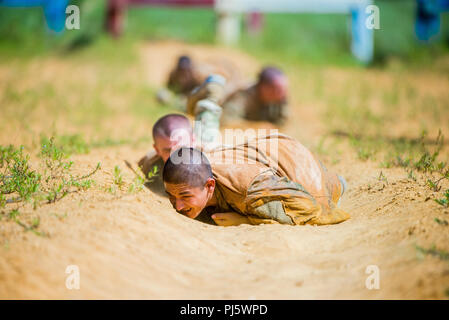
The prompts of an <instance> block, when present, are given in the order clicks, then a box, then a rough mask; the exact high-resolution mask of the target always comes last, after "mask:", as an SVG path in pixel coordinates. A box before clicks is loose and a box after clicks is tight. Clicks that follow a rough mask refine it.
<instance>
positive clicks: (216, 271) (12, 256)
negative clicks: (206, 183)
mask: <svg viewBox="0 0 449 320" xmlns="http://www.w3.org/2000/svg"><path fill="white" fill-rule="evenodd" d="M183 53H189V54H191V55H193V57H194V58H195V57H198V59H204V60H206V59H208V58H210V57H225V58H226V59H228V60H230V61H232V62H233V63H234V64H235V65H236V66H237V67H238V68H239V70H241V72H242V74H243V75H244V76H249V75H254V74H255V72H256V71H257V70H258V68H259V67H260V63H259V62H258V61H257V60H255V59H254V58H252V57H250V56H248V55H246V54H243V53H241V52H239V51H236V50H232V49H226V50H225V49H220V48H213V47H208V46H194V45H186V44H181V43H174V42H167V43H156V44H148V45H145V46H143V47H142V48H141V56H140V58H141V60H142V62H141V65H142V68H143V70H144V72H145V77H146V79H147V81H148V84H149V85H151V86H153V87H158V86H161V85H162V84H163V82H164V81H165V77H166V74H167V70H168V69H169V68H170V67H171V66H172V63H173V61H174V60H175V58H176V57H177V56H178V55H180V54H183ZM162 57H164V59H162ZM292 95H293V96H294V95H295V90H292ZM292 101H293V103H294V104H297V105H295V106H294V107H295V109H294V110H295V111H294V113H293V115H292V119H290V120H291V121H290V124H289V125H287V126H286V127H285V128H283V131H284V132H286V133H288V134H291V135H292V136H294V137H296V138H298V139H300V140H301V141H306V143H305V144H306V145H313V144H314V143H315V142H317V141H318V140H319V134H320V133H321V134H322V133H324V129H323V125H322V124H321V122H320V116H321V115H320V112H321V110H320V106H315V107H309V106H306V105H303V104H301V103H300V102H298V99H297V98H295V96H294V97H293V99H292ZM299 120H301V123H302V126H301V127H300V128H298V125H297V121H299ZM116 125H120V124H119V123H116ZM249 125H250V124H249ZM400 134H402V132H401V133H400ZM2 139H3V140H6V139H7V138H6V137H3V138H2ZM148 148H149V146H137V147H134V146H126V145H125V146H119V147H109V148H106V149H104V148H103V149H93V150H92V151H91V152H90V153H89V154H87V155H75V156H73V160H74V161H75V163H76V164H77V170H79V171H80V172H85V171H87V170H88V169H92V168H94V167H95V165H96V163H97V162H101V164H102V170H101V171H100V172H99V173H98V174H97V175H96V177H95V179H96V181H97V186H96V189H95V190H99V191H98V192H94V191H93V190H88V191H86V192H81V193H77V194H73V195H69V196H67V197H66V198H64V199H62V200H61V201H58V202H57V203H55V204H53V205H51V206H42V207H40V208H38V209H37V210H36V211H34V212H33V213H32V214H33V215H38V216H39V217H40V218H41V225H42V228H43V229H44V230H45V231H46V232H47V233H48V234H49V237H38V236H36V235H34V234H32V233H31V232H24V231H23V229H22V228H21V227H20V226H18V225H16V224H14V223H13V222H9V221H7V220H5V219H4V220H2V221H1V223H0V240H1V241H2V247H1V248H0V298H3V299H16V298H20V299H54V298H55V299H80V298H88V299H96V298H101V299H103V298H106V299H109V298H118V299H433V298H437V299H444V298H447V296H446V295H445V290H447V288H449V264H448V261H444V260H442V259H439V258H437V257H432V256H420V255H419V254H418V252H417V250H416V245H419V246H422V247H425V248H429V247H430V246H431V245H433V244H437V245H438V247H439V248H441V249H446V250H447V249H449V232H448V230H449V229H448V228H449V227H448V226H443V225H439V224H437V223H435V222H434V218H435V217H439V218H440V219H446V220H447V219H448V218H449V210H448V209H443V208H440V207H441V206H439V205H438V204H437V203H435V202H434V201H428V199H427V198H428V197H430V196H431V195H432V192H431V191H430V190H429V189H428V188H426V187H424V186H423V187H420V186H419V185H418V184H410V183H409V182H408V181H407V179H406V175H405V173H404V170H403V169H399V168H392V169H383V173H384V174H385V175H386V176H387V177H388V181H380V180H379V178H378V177H379V172H380V169H379V167H378V166H377V164H375V163H374V162H373V163H372V162H369V161H368V162H362V161H360V160H358V159H357V158H356V157H355V156H354V154H353V153H352V152H349V151H348V152H344V153H343V154H341V155H340V161H339V162H338V163H331V162H327V163H326V164H327V165H328V167H329V168H330V169H331V170H333V171H336V172H338V173H339V174H341V175H343V176H344V177H346V179H347V181H348V184H349V190H348V191H347V193H346V194H345V195H344V197H343V200H342V204H341V206H342V208H343V209H345V210H346V211H348V212H349V213H350V214H351V215H352V218H351V219H350V220H348V221H346V222H344V223H341V224H338V225H331V226H320V227H317V226H283V225H263V226H249V225H242V226H238V227H227V228H223V227H217V226H210V225H206V224H203V223H200V222H197V221H193V220H189V219H188V218H186V217H183V216H181V215H178V214H177V213H176V212H175V211H174V210H173V209H172V208H171V205H170V203H169V202H168V200H167V199H166V198H165V197H163V196H160V195H157V194H154V193H152V192H151V191H149V190H147V189H144V190H143V191H141V192H138V193H135V194H128V193H127V192H118V193H117V194H110V193H106V192H101V190H103V188H104V187H106V186H107V185H109V184H110V183H111V180H112V175H111V173H110V172H112V171H113V168H114V166H115V165H117V164H120V165H121V166H122V167H123V168H124V169H123V171H124V176H125V180H126V181H131V179H132V178H133V174H132V172H131V171H129V170H128V169H127V168H126V167H125V166H124V165H123V160H125V159H127V160H129V161H130V162H133V163H136V162H137V161H138V159H139V158H140V157H141V156H142V155H143V154H144V153H145V152H146V151H147V149H148ZM426 199H427V200H426ZM69 265H76V266H78V267H79V271H80V289H79V290H69V289H67V288H66V279H67V276H68V274H67V273H66V268H67V266H69ZM369 266H376V267H377V268H378V270H379V272H380V273H379V275H380V278H379V279H380V287H379V289H373V290H369V289H368V288H367V287H366V281H367V278H368V277H369V276H370V274H368V273H367V268H368V267H369ZM368 270H369V268H368Z"/></svg>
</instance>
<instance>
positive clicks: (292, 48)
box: [0, 0, 449, 65]
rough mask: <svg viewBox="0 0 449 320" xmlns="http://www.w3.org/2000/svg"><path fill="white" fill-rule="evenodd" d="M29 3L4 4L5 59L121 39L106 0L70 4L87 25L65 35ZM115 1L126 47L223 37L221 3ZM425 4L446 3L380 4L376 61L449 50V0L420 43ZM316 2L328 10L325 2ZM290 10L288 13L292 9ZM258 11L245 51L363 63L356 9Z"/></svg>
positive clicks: (248, 23)
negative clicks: (355, 50)
mask: <svg viewBox="0 0 449 320" xmlns="http://www.w3.org/2000/svg"><path fill="white" fill-rule="evenodd" d="M55 1H56V2H58V0H55ZM55 1H53V2H55ZM27 2H29V3H33V2H36V1H18V2H17V1H14V0H9V2H8V1H6V0H4V1H3V4H2V2H0V5H1V7H0V18H1V19H0V39H1V49H0V50H1V54H2V57H7V56H8V55H14V56H17V55H20V56H23V57H29V56H36V55H40V54H45V53H50V52H52V53H55V52H57V53H59V54H65V53H67V51H70V52H72V53H73V52H74V50H76V49H79V50H81V49H84V48H88V47H95V46H96V47H99V46H103V47H106V46H108V45H110V46H114V47H116V45H117V42H114V41H111V37H110V36H108V34H107V33H106V32H105V31H106V28H105V27H106V24H107V18H108V13H107V12H108V1H106V0H105V1H102V0H96V1H85V0H72V1H63V2H65V3H67V4H68V5H69V4H75V5H77V6H78V7H79V8H80V13H81V28H80V29H79V30H72V31H65V32H61V34H59V35H57V36H56V35H55V34H52V33H51V32H49V31H48V25H47V23H46V21H45V17H44V14H43V10H42V8H38V7H31V8H24V7H20V8H17V7H11V4H13V3H15V4H16V6H17V3H19V5H20V4H22V5H23V4H24V3H27ZM37 2H39V1H37ZM40 2H44V3H45V2H46V1H40ZM49 2H52V1H49ZM112 2H118V3H120V2H121V4H118V5H117V7H119V8H121V11H123V19H122V20H123V21H122V23H120V24H121V25H122V27H118V28H119V29H120V31H119V32H120V33H121V38H122V39H121V40H120V41H121V42H120V43H121V44H124V43H125V42H127V43H131V42H135V41H150V40H159V39H167V38H170V39H178V40H182V41H187V42H190V43H208V44H213V43H215V42H216V26H217V20H218V18H217V14H216V12H215V10H214V8H213V3H214V1H213V0H209V1H208V0H203V1H198V0H196V1H195V0H193V1H192V0H190V1H189V0H184V1H182V0H178V1H173V0H166V1H164V0H158V1H154V0H153V1H145V0H140V1H139V0H138V1H136V0H134V1H130V3H131V4H129V5H127V4H126V3H127V1H112ZM224 2H226V1H224ZM272 2H273V3H275V1H272ZM298 2H300V1H298ZM322 2H323V3H324V4H323V5H322V7H321V8H322V11H332V9H329V8H326V6H329V3H332V1H328V3H327V4H326V1H322ZM337 2H338V1H337ZM343 2H344V1H343ZM421 2H423V3H426V2H428V3H430V4H433V3H438V1H416V0H379V1H375V2H374V4H375V5H376V6H378V8H379V13H380V29H379V30H375V31H374V43H375V45H374V58H373V61H372V63H373V64H375V65H376V64H384V63H387V62H388V61H389V60H390V59H393V58H398V59H401V60H402V61H404V62H408V63H428V62H429V59H432V58H435V56H437V55H441V54H444V53H447V48H448V42H449V21H448V20H449V18H448V13H447V11H448V10H449V9H447V4H445V3H444V1H439V2H441V6H442V8H441V9H438V8H431V9H429V10H433V12H432V13H433V14H434V15H435V16H437V17H438V19H439V20H440V21H439V25H438V26H437V28H438V35H437V36H436V37H433V38H432V41H429V42H425V41H420V40H419V39H418V37H417V35H416V32H415V28H416V23H417V20H418V19H419V17H418V12H417V7H418V3H421ZM145 4H149V5H145ZM165 4H167V5H168V4H169V5H170V6H167V5H165ZM444 5H446V7H444ZM316 7H318V8H320V5H316ZM326 9H327V10H326ZM315 10H316V9H315ZM283 11H288V8H287V9H285V10H283ZM317 11H318V12H319V11H320V10H317ZM254 13H257V11H255V12H253V13H251V12H250V13H247V14H243V17H242V18H241V19H240V23H241V24H242V27H243V29H244V32H243V34H242V35H243V36H242V37H241V39H240V41H239V42H238V44H237V46H238V47H239V48H242V49H244V50H246V51H248V52H250V53H252V54H257V55H270V56H274V57H276V59H281V60H288V61H292V62H295V63H317V64H353V63H355V61H354V59H352V56H351V54H350V51H349V50H348V48H349V46H350V43H351V31H350V28H351V26H350V22H351V20H350V18H348V16H349V15H350V12H348V13H347V14H341V13H339V12H338V13H335V14H332V13H324V14H320V13H288V12H286V13H262V14H260V16H259V15H257V14H254ZM112 15H113V13H112ZM110 19H111V18H110ZM112 20H114V18H112ZM64 21H65V17H64ZM430 28H431V29H432V28H435V27H432V26H431V27H430ZM112 29H113V27H110V30H112ZM248 29H249V30H248ZM248 31H249V32H248Z"/></svg>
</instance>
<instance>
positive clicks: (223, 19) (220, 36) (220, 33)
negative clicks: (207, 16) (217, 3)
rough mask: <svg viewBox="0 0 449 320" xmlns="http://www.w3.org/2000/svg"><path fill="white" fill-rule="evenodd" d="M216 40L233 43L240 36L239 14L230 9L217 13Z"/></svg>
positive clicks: (227, 43) (228, 43)
mask: <svg viewBox="0 0 449 320" xmlns="http://www.w3.org/2000/svg"><path fill="white" fill-rule="evenodd" d="M217 15H218V22H217V40H218V42H219V43H223V44H226V45H233V44H236V43H237V42H238V41H239V38H240V29H241V28H240V14H239V13H236V12H232V11H221V12H218V13H217Z"/></svg>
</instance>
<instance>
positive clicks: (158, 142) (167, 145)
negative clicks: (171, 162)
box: [153, 131, 194, 162]
mask: <svg viewBox="0 0 449 320" xmlns="http://www.w3.org/2000/svg"><path fill="white" fill-rule="evenodd" d="M193 144H194V139H193V136H192V134H191V133H189V132H187V131H184V132H183V133H179V134H175V135H172V137H170V138H169V137H155V138H154V144H153V147H154V149H155V150H156V153H157V154H158V155H159V156H160V157H161V158H162V160H164V162H166V161H167V159H168V158H169V157H170V154H171V153H172V151H174V150H176V149H178V148H180V147H192V146H193Z"/></svg>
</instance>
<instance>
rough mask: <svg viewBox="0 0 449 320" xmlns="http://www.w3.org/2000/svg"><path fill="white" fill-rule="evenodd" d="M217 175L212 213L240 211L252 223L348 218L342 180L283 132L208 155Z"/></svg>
mask: <svg viewBox="0 0 449 320" xmlns="http://www.w3.org/2000/svg"><path fill="white" fill-rule="evenodd" d="M207 157H208V159H209V161H210V163H211V166H212V171H213V174H214V178H215V179H216V189H215V195H216V197H217V201H218V205H217V207H215V208H207V209H206V210H205V211H204V212H203V213H202V214H201V215H200V217H201V219H204V218H205V216H210V214H212V213H220V212H222V213H224V212H231V211H232V212H237V213H239V214H242V215H245V216H247V217H248V218H249V220H250V222H251V223H253V224H259V223H282V224H291V225H295V224H296V225H301V224H317V225H322V224H333V223H339V222H342V221H345V220H347V219H349V214H348V213H346V212H344V211H343V210H341V209H338V208H337V207H336V205H337V203H338V201H339V199H340V197H341V196H342V194H343V192H344V185H343V181H344V180H343V179H342V178H341V177H339V176H337V175H336V174H333V173H330V172H328V171H327V170H326V168H325V167H324V166H323V165H322V164H321V162H319V161H318V160H317V159H316V158H315V157H314V156H313V155H312V153H311V152H310V151H309V150H307V149H306V148H305V147H304V146H303V145H302V144H301V143H299V142H297V141H296V140H294V139H292V138H290V137H288V136H285V135H281V134H276V135H269V136H266V137H262V138H258V139H253V140H250V141H249V142H247V143H245V144H241V145H237V146H233V147H223V148H217V149H216V150H214V151H213V152H209V153H207Z"/></svg>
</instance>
